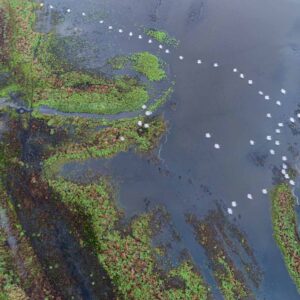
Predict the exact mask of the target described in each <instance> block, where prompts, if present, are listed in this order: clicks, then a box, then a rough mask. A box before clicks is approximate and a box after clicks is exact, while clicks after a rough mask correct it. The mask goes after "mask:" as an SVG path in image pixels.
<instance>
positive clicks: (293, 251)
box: [272, 184, 300, 290]
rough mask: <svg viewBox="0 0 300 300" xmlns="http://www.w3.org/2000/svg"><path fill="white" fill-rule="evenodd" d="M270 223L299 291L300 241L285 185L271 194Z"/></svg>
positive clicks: (288, 191) (293, 200)
mask: <svg viewBox="0 0 300 300" xmlns="http://www.w3.org/2000/svg"><path fill="white" fill-rule="evenodd" d="M272 222H273V229H274V237H275V240H276V242H277V244H278V246H279V248H280V250H281V252H282V255H283V257H284V261H285V264H286V266H287V269H288V271H289V273H290V276H291V277H292V279H293V280H294V282H295V284H296V286H297V288H298V290H300V240H299V236H298V233H297V224H296V213H295V198H294V196H293V194H292V191H291V189H290V188H289V186H288V185H286V184H280V185H278V186H276V187H275V189H274V191H273V193H272Z"/></svg>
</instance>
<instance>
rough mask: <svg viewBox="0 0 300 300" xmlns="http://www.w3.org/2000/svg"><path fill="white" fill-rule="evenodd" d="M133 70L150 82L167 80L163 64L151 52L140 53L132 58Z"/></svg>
mask: <svg viewBox="0 0 300 300" xmlns="http://www.w3.org/2000/svg"><path fill="white" fill-rule="evenodd" d="M131 60H132V64H133V68H134V69H135V70H136V71H137V72H139V73H141V74H143V75H145V76H146V77H147V79H148V80H150V81H159V80H162V79H164V78H166V73H165V71H164V69H163V68H162V63H161V62H160V60H159V59H158V58H157V57H156V56H155V55H153V54H151V53H149V52H139V53H136V54H133V55H132V56H131Z"/></svg>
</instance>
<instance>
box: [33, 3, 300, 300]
mask: <svg viewBox="0 0 300 300" xmlns="http://www.w3.org/2000/svg"><path fill="white" fill-rule="evenodd" d="M48 3H50V2H48ZM51 3H52V4H53V5H54V6H55V7H58V10H59V11H61V12H63V11H65V9H66V8H67V7H71V8H72V13H71V14H70V15H67V16H66V17H65V20H64V22H62V23H61V24H58V25H55V28H56V30H57V32H59V33H60V34H62V35H70V34H73V33H72V32H73V30H74V27H75V26H76V27H77V28H78V30H77V31H76V32H78V33H76V34H78V36H80V37H82V38H84V40H85V41H86V43H87V45H90V47H86V48H84V49H81V50H82V51H81V52H80V51H79V50H78V53H81V56H82V57H83V59H82V60H81V61H80V63H79V65H80V67H84V68H87V69H92V70H98V69H99V70H101V67H102V66H103V65H104V64H105V61H106V59H107V58H109V57H111V56H113V55H117V54H128V53H131V52H134V51H139V50H145V49H146V50H150V51H152V52H154V53H157V54H159V55H160V56H161V57H162V58H163V59H164V60H166V62H167V63H168V64H169V66H170V72H171V79H175V80H176V87H175V92H174V95H173V97H172V102H173V103H174V102H175V103H176V109H175V110H173V109H171V106H170V104H168V105H166V107H165V117H166V119H167V120H168V121H169V126H170V128H169V131H168V134H167V136H166V138H164V139H163V140H162V143H161V145H160V147H159V148H158V150H157V154H158V153H159V158H160V159H159V160H158V161H156V160H153V159H150V158H148V157H143V156H139V155H135V154H134V153H127V154H120V155H118V156H117V157H115V158H113V159H111V160H108V161H103V160H98V161H94V160H93V161H88V162H86V163H85V164H84V166H82V165H80V166H78V165H75V164H74V163H73V164H69V165H67V166H65V168H64V170H63V174H65V175H66V176H68V175H69V176H75V177H76V176H79V175H80V174H85V173H84V171H85V170H87V169H92V170H93V172H94V173H97V172H98V173H105V174H107V175H110V176H112V177H113V180H114V182H115V183H116V184H117V186H118V188H119V194H118V200H119V203H120V205H121V206H122V208H124V210H125V212H126V215H127V216H128V217H130V216H132V215H134V214H136V213H139V212H142V211H144V210H146V209H147V207H148V204H147V203H149V201H150V206H151V207H152V206H153V207H154V206H155V205H157V204H163V205H165V206H166V208H167V209H168V211H169V212H170V214H171V216H172V221H173V223H174V226H175V227H176V230H177V231H178V232H179V234H180V235H181V237H182V243H183V244H184V246H185V247H186V248H187V249H188V250H189V252H190V253H191V255H192V257H193V259H194V261H195V262H196V263H197V265H198V266H200V268H201V269H204V270H207V263H206V261H205V259H204V258H205V257H204V256H203V252H202V249H201V247H200V246H199V245H198V244H197V243H196V241H195V239H194V236H193V232H192V228H191V227H190V226H189V225H188V224H186V222H185V218H184V215H185V213H188V212H193V213H197V214H198V215H199V216H204V215H205V214H206V213H207V212H208V210H209V209H211V208H215V207H216V201H219V202H221V203H222V206H223V208H224V210H226V208H227V207H230V203H231V201H237V204H238V206H237V208H236V209H233V210H234V215H233V216H228V218H229V219H230V220H232V221H233V222H235V223H237V224H238V226H239V228H241V229H242V230H243V231H245V233H246V235H247V237H248V240H249V243H250V245H251V246H252V247H253V249H254V252H255V256H256V257H257V260H258V263H259V265H260V266H261V268H262V270H263V272H264V277H263V281H262V283H261V286H260V288H259V291H258V294H257V297H258V298H259V299H299V294H298V293H297V291H296V288H295V286H294V284H293V282H292V280H291V279H290V277H289V275H288V273H287V270H286V268H285V266H284V262H283V259H282V257H281V254H280V251H279V249H278V248H277V246H276V244H275V241H274V239H273V237H272V226H271V219H270V201H269V199H268V197H267V196H266V195H263V194H262V193H261V190H262V189H263V188H267V189H271V188H272V184H273V183H274V181H275V180H276V175H275V173H274V167H280V164H281V156H282V155H286V156H287V158H288V161H289V163H290V165H291V166H294V165H295V164H296V162H297V160H298V157H299V155H298V153H297V152H298V150H297V149H299V146H298V144H297V139H298V136H297V135H295V133H296V132H295V130H291V128H290V127H289V126H288V124H287V122H288V119H289V117H290V116H293V117H295V111H297V110H298V109H299V107H298V105H299V99H298V96H297V95H298V94H299V91H300V85H299V78H300V61H299V60H300V57H299V49H300V45H299V38H298V37H299V32H300V3H298V2H297V1H285V2H282V1H279V0H273V1H263V2H262V1H258V0H252V1H250V0H247V1H243V2H240V1H237V0H234V1H226V2H222V3H221V2H220V1H216V0H213V1H196V0H188V1H182V2H178V1H174V0H166V1H164V0H161V1H143V2H142V1H137V0H123V1H122V2H120V1H116V0H112V1H99V0H89V1H82V2H79V3H78V1H75V0H68V1H67V0H65V1H51ZM82 11H84V12H86V13H87V15H88V16H89V14H91V12H93V15H94V16H93V17H91V16H89V18H87V19H83V18H82V16H81V12H82ZM95 12H97V14H96V13H95ZM50 15H51V14H50ZM101 18H103V20H104V21H105V26H107V25H108V24H109V25H113V26H114V27H116V28H123V29H124V31H125V32H126V35H125V33H124V34H119V33H117V32H116V31H114V32H113V33H108V32H107V29H105V28H106V27H105V26H102V25H100V24H99V23H98V20H99V19H101ZM41 20H43V21H42V22H41V24H39V28H40V29H41V30H46V31H47V30H48V29H49V28H51V26H50V25H49V24H50V23H49V17H47V16H44V17H42V18H41ZM45 24H46V26H45ZM43 26H44V27H43ZM140 26H147V27H151V26H153V27H157V28H162V29H164V30H166V31H168V32H169V33H170V34H171V35H174V36H175V37H176V38H178V39H179V40H180V41H181V44H180V47H179V48H178V49H172V48H170V50H171V54H170V55H166V54H163V53H160V52H159V50H158V48H157V43H153V44H151V45H148V44H147V43H146V41H145V39H143V40H141V41H140V40H138V39H129V37H128V36H127V34H128V32H129V31H134V32H135V33H137V32H142V29H141V28H140ZM179 55H183V56H184V60H183V61H180V60H179V59H178V56H179ZM71 59H72V58H71ZM77 59H78V55H74V61H76V60H77ZM197 59H202V60H203V64H201V65H197V64H196V60H197ZM215 61H217V62H218V63H219V65H220V67H219V68H213V67H212V64H213V63H214V62H215ZM235 67H236V68H237V69H238V70H239V71H241V72H243V73H244V74H245V76H246V79H247V80H248V79H252V80H253V81H254V84H253V85H252V86H249V85H248V84H247V81H246V79H243V80H242V79H240V78H239V75H238V74H236V73H233V72H232V69H233V68H235ZM281 88H285V89H286V90H287V91H288V92H287V95H282V94H281V93H280V89H281ZM259 90H262V91H264V92H265V93H267V94H269V95H270V97H271V100H270V101H266V100H264V98H263V97H261V96H259V95H258V91H259ZM275 100H280V101H281V102H282V106H280V107H279V106H276V105H275ZM267 113H271V114H272V118H271V119H268V118H266V114H267ZM295 119H296V125H295V126H296V127H299V122H298V120H297V118H296V117H295ZM278 122H284V123H285V126H284V127H283V128H281V133H280V134H276V133H275V129H276V128H278V126H277V123H278ZM292 129H293V128H292ZM206 132H210V133H211V134H212V138H211V139H210V140H208V139H205V137H204V135H205V133H206ZM267 135H272V137H273V139H272V141H267V140H266V136H267ZM275 136H277V138H276V139H278V140H280V143H281V145H280V146H276V145H275V144H274V140H275ZM250 139H253V140H254V141H255V142H256V144H255V145H254V146H250V145H249V140H250ZM214 143H219V144H220V145H221V149H220V150H216V149H214V148H213V145H214ZM270 149H274V150H275V151H276V155H274V156H272V155H270V153H269V150H270ZM74 168H75V170H77V171H76V174H75V175H74V174H73V175H70V173H69V172H70V171H71V170H74ZM79 173H80V174H79ZM248 193H251V194H252V195H253V200H249V199H247V197H246V195H247V194H248ZM205 273H206V275H207V273H208V272H205ZM216 297H218V296H216Z"/></svg>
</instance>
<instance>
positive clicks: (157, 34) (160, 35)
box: [145, 29, 179, 46]
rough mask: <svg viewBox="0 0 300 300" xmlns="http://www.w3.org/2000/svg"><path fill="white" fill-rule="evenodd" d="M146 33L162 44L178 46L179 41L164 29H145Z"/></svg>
mask: <svg viewBox="0 0 300 300" xmlns="http://www.w3.org/2000/svg"><path fill="white" fill-rule="evenodd" d="M145 33H146V34H147V35H148V36H150V37H152V38H154V39H155V40H157V41H158V42H160V43H162V44H167V45H171V46H178V44H179V42H178V41H177V40H176V39H175V38H173V37H170V36H169V34H168V33H167V32H165V31H163V30H157V29H145Z"/></svg>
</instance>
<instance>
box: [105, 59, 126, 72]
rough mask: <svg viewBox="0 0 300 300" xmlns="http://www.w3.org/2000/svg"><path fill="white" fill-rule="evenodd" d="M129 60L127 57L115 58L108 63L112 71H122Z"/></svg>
mask: <svg viewBox="0 0 300 300" xmlns="http://www.w3.org/2000/svg"><path fill="white" fill-rule="evenodd" d="M128 61H129V59H128V57H127V56H116V57H114V58H112V59H110V60H109V61H108V63H109V64H110V65H111V66H112V68H113V69H114V70H122V69H124V68H125V66H126V64H127V63H128Z"/></svg>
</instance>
